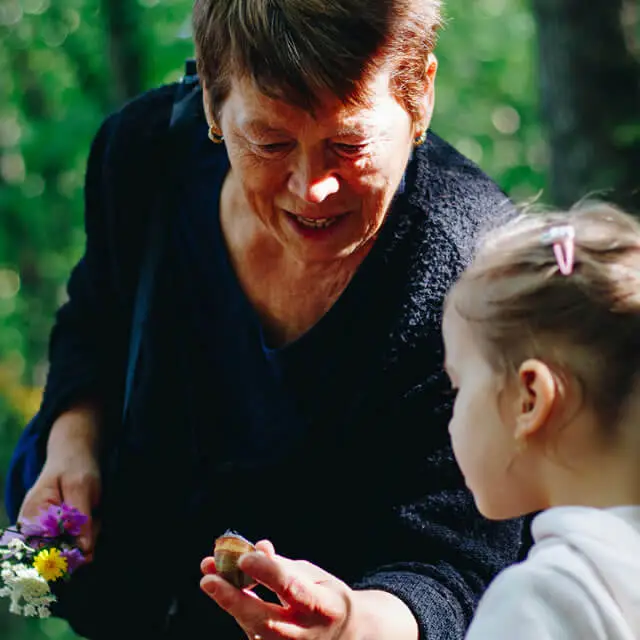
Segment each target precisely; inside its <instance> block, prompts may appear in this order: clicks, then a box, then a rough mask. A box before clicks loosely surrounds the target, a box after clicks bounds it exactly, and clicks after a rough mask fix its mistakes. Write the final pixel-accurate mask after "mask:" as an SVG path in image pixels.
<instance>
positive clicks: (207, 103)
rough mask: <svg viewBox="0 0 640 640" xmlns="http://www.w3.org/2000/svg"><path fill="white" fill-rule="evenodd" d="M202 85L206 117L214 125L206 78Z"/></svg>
mask: <svg viewBox="0 0 640 640" xmlns="http://www.w3.org/2000/svg"><path fill="white" fill-rule="evenodd" d="M200 86H201V87H202V108H203V109H204V117H205V118H206V119H207V124H208V125H209V126H212V125H213V124H214V120H213V112H212V111H211V102H210V100H209V92H208V91H207V85H206V84H205V83H204V80H202V81H201V83H200Z"/></svg>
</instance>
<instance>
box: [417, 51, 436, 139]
mask: <svg viewBox="0 0 640 640" xmlns="http://www.w3.org/2000/svg"><path fill="white" fill-rule="evenodd" d="M437 71H438V59H437V58H436V56H435V54H434V53H430V54H429V57H428V58H427V69H426V81H425V91H424V95H423V97H422V107H421V109H420V111H421V114H420V120H419V122H417V123H416V132H417V133H420V134H421V133H422V132H423V131H426V130H427V129H428V128H429V125H430V124H431V118H432V117H433V108H434V104H435V97H436V96H435V83H436V73H437Z"/></svg>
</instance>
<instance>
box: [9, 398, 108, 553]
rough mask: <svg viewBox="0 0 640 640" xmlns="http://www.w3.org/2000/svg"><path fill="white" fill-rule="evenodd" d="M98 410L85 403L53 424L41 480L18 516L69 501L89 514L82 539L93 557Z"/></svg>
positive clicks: (30, 515)
mask: <svg viewBox="0 0 640 640" xmlns="http://www.w3.org/2000/svg"><path fill="white" fill-rule="evenodd" d="M97 441H98V427H97V412H96V410H95V409H94V408H93V407H90V406H83V407H78V408H75V409H71V410H69V411H67V412H66V413H64V414H62V415H61V416H60V417H59V418H58V419H57V420H56V421H55V423H54V424H53V426H52V428H51V433H50V435H49V440H48V443H47V458H46V461H45V463H44V466H43V467H42V471H41V472H40V475H39V476H38V479H37V480H36V482H35V483H34V485H33V486H32V487H31V489H30V490H29V491H28V492H27V495H26V496H25V499H24V502H23V503H22V507H21V509H20V514H19V516H18V519H19V520H21V519H23V518H33V517H36V516H37V515H38V514H39V513H40V511H41V510H42V509H46V508H47V507H48V506H49V505H51V504H60V503H61V502H66V503H67V504H69V505H71V506H74V507H76V509H79V510H80V511H81V512H82V513H84V514H86V515H87V516H89V520H88V521H87V523H86V524H85V526H84V527H83V530H82V533H81V536H80V538H79V540H78V543H79V545H80V548H81V549H82V551H83V552H84V553H85V555H87V557H88V558H91V554H92V553H93V548H94V544H95V538H96V535H97V527H96V524H95V522H94V521H93V520H92V511H93V509H94V507H95V506H96V505H97V504H98V501H99V499H100V486H101V483H100V469H99V465H98V460H97Z"/></svg>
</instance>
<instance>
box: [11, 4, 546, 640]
mask: <svg viewBox="0 0 640 640" xmlns="http://www.w3.org/2000/svg"><path fill="white" fill-rule="evenodd" d="M109 2H110V0H102V2H101V1H100V0H0V477H1V478H2V479H4V476H5V472H6V469H7V466H8V462H9V458H10V455H11V451H12V448H13V445H14V443H15V441H16V439H17V438H18V436H19V433H20V430H21V429H22V427H23V426H24V424H25V422H26V420H27V419H28V418H29V417H30V416H31V415H33V413H34V412H35V411H36V410H37V407H38V402H39V398H40V390H41V387H42V384H43V382H44V379H45V376H46V369H47V360H46V349H47V340H48V335H49V330H50V328H51V324H52V321H53V316H54V313H55V310H56V308H57V307H58V306H59V304H60V303H61V302H62V301H63V300H64V297H65V288H64V285H65V281H66V278H67V276H68V274H69V271H70V269H71V267H72V265H73V264H74V263H75V261H76V260H77V259H78V258H79V256H80V254H81V252H82V248H83V242H84V235H83V229H82V183H83V176H84V167H85V162H86V157H87V152H88V147H89V144H90V141H91V138H92V136H93V134H94V133H95V131H96V129H97V127H98V125H99V123H100V121H101V120H102V118H103V117H104V116H105V115H106V114H107V113H109V112H110V111H111V110H113V109H115V108H117V107H118V105H119V103H120V102H121V100H122V97H119V94H118V91H117V82H116V74H115V73H114V65H113V64H111V63H110V58H109V42H110V32H109V28H108V25H109V24H110V23H109V22H108V20H107V19H106V17H107V14H108V11H107V10H108V9H109V8H111V9H113V7H114V6H115V4H119V5H121V6H123V7H125V8H126V11H127V14H128V17H129V20H130V21H131V25H130V28H131V29H132V30H133V31H132V33H134V34H135V38H133V43H134V46H135V47H137V55H138V56H139V59H140V60H141V69H142V78H141V89H144V88H150V87H152V86H155V85H157V84H159V83H164V82H170V81H172V80H175V79H177V78H178V77H179V76H180V75H181V73H182V68H183V61H184V59H185V58H186V57H189V56H190V55H192V45H191V40H190V29H189V14H190V9H191V1H190V0H137V2H136V1H135V0H129V2H128V3H127V2H120V3H115V2H114V3H113V4H112V5H109ZM111 2H113V0H111ZM447 14H448V25H447V28H446V29H445V30H444V31H443V32H442V34H441V40H440V44H439V47H438V50H437V54H438V58H439V63H440V65H439V71H438V81H437V89H436V96H437V107H436V113H435V116H434V120H433V123H432V127H433V129H434V130H435V131H436V132H438V133H439V134H440V135H442V136H443V137H445V138H446V139H447V140H449V141H450V142H451V143H453V144H454V145H455V146H456V147H458V148H459V149H460V150H461V151H462V152H463V153H465V154H466V155H468V156H469V157H470V158H471V159H473V160H475V161H476V162H477V163H478V164H479V165H480V166H481V167H482V168H483V169H484V170H485V171H487V173H489V174H490V175H491V176H492V177H493V178H495V179H496V180H497V181H498V182H499V184H500V185H501V186H502V187H503V188H504V189H505V191H506V192H507V193H509V194H510V195H511V196H512V197H514V198H515V199H516V200H522V199H526V198H530V197H532V196H534V195H536V194H537V193H538V192H540V190H542V189H544V187H545V170H546V162H547V160H546V158H547V146H546V143H545V140H544V136H543V133H542V131H541V127H540V123H539V116H538V109H537V81H536V74H535V24H534V20H533V17H532V15H531V13H530V10H529V8H528V6H527V4H526V2H525V1H524V0H476V1H475V2H468V1H466V0H449V2H448V3H447ZM130 33H131V32H130ZM2 482H3V480H0V489H1V488H3V487H2ZM3 518H4V516H3V515H2V512H0V526H2V525H3V524H6V519H3ZM121 570H122V571H126V563H124V562H123V567H122V569H121ZM7 608H8V607H6V606H5V602H4V601H2V600H0V637H2V638H8V639H11V640H45V639H55V640H69V639H70V638H74V637H76V636H75V635H74V634H72V633H71V632H70V631H69V630H68V629H67V626H66V624H65V623H64V622H62V621H60V620H43V621H40V620H24V619H22V618H18V617H16V616H12V615H10V614H8V613H7Z"/></svg>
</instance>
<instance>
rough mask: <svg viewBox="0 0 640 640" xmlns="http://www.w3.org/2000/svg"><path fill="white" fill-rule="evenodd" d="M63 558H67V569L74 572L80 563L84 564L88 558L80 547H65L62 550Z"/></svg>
mask: <svg viewBox="0 0 640 640" xmlns="http://www.w3.org/2000/svg"><path fill="white" fill-rule="evenodd" d="M60 555H61V556H62V557H63V558H66V559H67V571H68V572H69V573H73V572H74V571H75V570H76V569H77V568H78V567H79V566H80V565H82V564H84V563H85V561H86V558H85V557H84V554H83V553H82V551H80V549H78V548H76V547H74V548H73V549H63V550H62V551H61V552H60Z"/></svg>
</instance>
